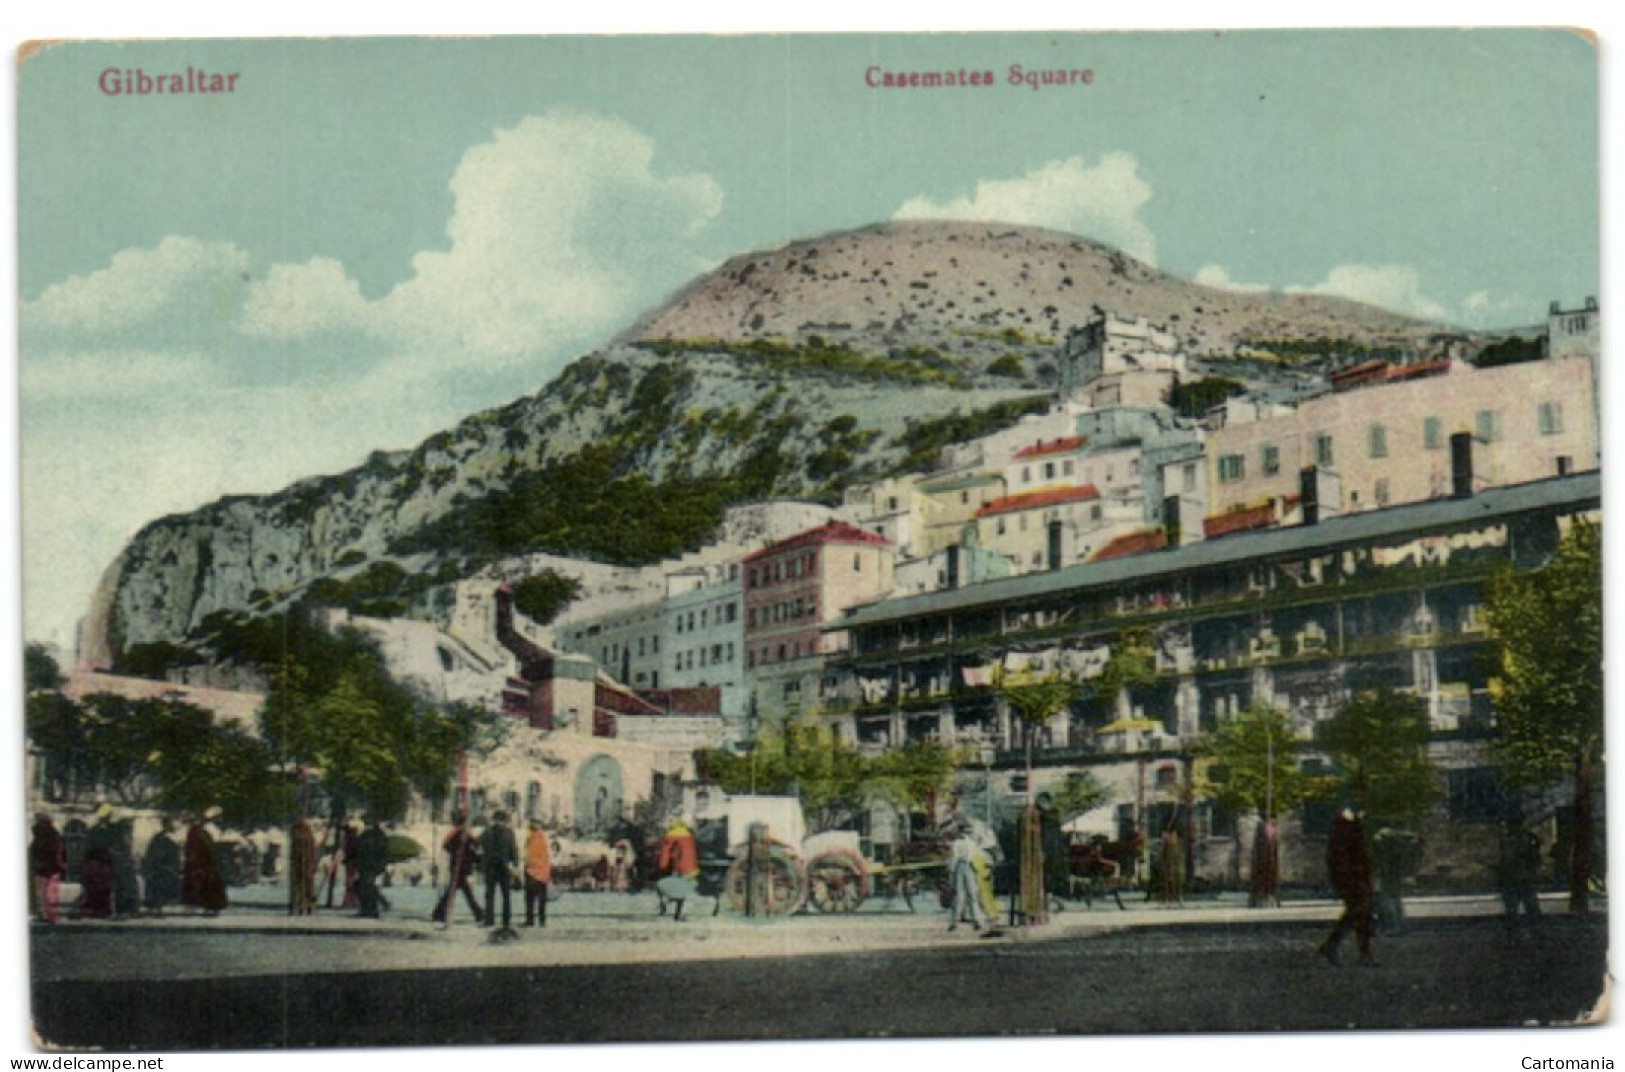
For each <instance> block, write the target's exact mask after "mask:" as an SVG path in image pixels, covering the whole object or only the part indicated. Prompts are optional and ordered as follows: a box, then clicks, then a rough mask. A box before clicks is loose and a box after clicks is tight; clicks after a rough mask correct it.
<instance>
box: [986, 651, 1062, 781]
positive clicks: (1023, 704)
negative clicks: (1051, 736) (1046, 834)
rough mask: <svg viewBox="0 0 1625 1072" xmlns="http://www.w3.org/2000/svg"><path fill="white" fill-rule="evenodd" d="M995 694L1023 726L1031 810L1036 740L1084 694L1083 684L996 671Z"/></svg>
mask: <svg viewBox="0 0 1625 1072" xmlns="http://www.w3.org/2000/svg"><path fill="white" fill-rule="evenodd" d="M993 691H994V692H995V693H996V694H998V695H999V696H1000V697H1002V698H1003V700H1004V702H1005V703H1006V704H1008V705H1009V706H1010V713H1011V714H1013V715H1015V716H1016V721H1017V722H1018V723H1019V724H1020V726H1021V747H1022V753H1023V756H1024V759H1023V770H1024V772H1025V774H1026V783H1027V806H1028V807H1031V806H1032V803H1033V740H1034V738H1035V737H1036V736H1037V735H1038V733H1039V731H1040V730H1042V729H1043V728H1044V727H1045V726H1048V725H1049V724H1050V723H1051V722H1053V721H1054V720H1055V716H1057V715H1059V714H1061V713H1062V712H1064V711H1067V710H1069V709H1070V708H1071V706H1072V701H1073V700H1076V699H1077V698H1078V696H1079V695H1080V694H1082V692H1083V684H1082V683H1081V682H1079V681H1077V680H1076V679H1074V678H1071V677H1068V676H1066V675H1064V674H1059V673H1049V674H1034V673H1030V672H1027V671H1017V672H1015V673H1006V672H1005V671H1004V669H1003V667H1000V668H999V669H998V670H996V671H994V674H993Z"/></svg>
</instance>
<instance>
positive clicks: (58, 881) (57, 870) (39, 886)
mask: <svg viewBox="0 0 1625 1072" xmlns="http://www.w3.org/2000/svg"><path fill="white" fill-rule="evenodd" d="M28 870H29V873H30V875H31V876H32V877H33V890H34V908H35V911H36V912H38V913H39V918H40V920H41V921H42V922H44V923H55V922H56V921H57V901H58V899H59V898H60V897H61V894H62V876H63V875H65V874H67V871H68V854H67V846H66V843H64V842H63V840H62V834H61V832H60V831H58V830H57V828H56V824H55V823H54V822H52V821H51V817H50V816H49V815H39V816H37V817H35V819H34V836H33V838H32V839H31V840H30V841H29V842H28Z"/></svg>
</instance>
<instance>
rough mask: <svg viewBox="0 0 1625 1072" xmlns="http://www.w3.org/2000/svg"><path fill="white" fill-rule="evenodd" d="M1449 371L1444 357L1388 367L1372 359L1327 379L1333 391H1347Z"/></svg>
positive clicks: (1335, 373) (1448, 362)
mask: <svg viewBox="0 0 1625 1072" xmlns="http://www.w3.org/2000/svg"><path fill="white" fill-rule="evenodd" d="M1449 371H1450V359H1449V358H1445V357H1438V358H1434V359H1433V360H1431V361H1418V362H1416V363H1415V364H1411V365H1390V364H1389V363H1388V362H1386V361H1383V360H1382V359H1380V358H1372V359H1371V360H1369V361H1362V362H1360V363H1359V364H1358V365H1351V366H1349V367H1348V368H1346V369H1342V370H1341V371H1338V372H1334V373H1332V374H1331V376H1330V377H1329V379H1330V380H1331V381H1332V388H1333V389H1334V390H1338V391H1348V390H1352V389H1353V388H1356V387H1365V386H1367V385H1369V384H1378V383H1392V382H1394V381H1395V380H1412V379H1416V378H1417V377H1419V376H1434V375H1438V374H1439V373H1441V372H1449Z"/></svg>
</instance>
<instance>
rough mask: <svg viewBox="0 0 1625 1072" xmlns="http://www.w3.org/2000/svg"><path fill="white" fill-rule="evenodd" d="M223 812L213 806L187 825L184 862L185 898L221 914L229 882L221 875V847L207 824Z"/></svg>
mask: <svg viewBox="0 0 1625 1072" xmlns="http://www.w3.org/2000/svg"><path fill="white" fill-rule="evenodd" d="M219 814H220V809H219V808H210V809H209V810H208V811H207V812H205V813H204V814H203V815H201V816H194V817H193V819H192V823H191V825H190V826H188V827H187V829H186V848H185V851H184V853H183V854H182V862H181V902H182V903H183V904H188V905H191V906H192V907H193V908H198V909H201V910H202V911H203V914H204V915H206V916H218V915H219V914H220V911H221V909H223V908H225V907H226V884H225V882H224V881H223V880H222V879H221V877H220V850H219V848H218V847H217V846H216V844H215V840H214V836H213V835H212V834H210V833H209V829H208V827H207V826H206V825H205V824H206V822H207V821H208V820H211V819H214V818H216V817H217V816H218V815H219Z"/></svg>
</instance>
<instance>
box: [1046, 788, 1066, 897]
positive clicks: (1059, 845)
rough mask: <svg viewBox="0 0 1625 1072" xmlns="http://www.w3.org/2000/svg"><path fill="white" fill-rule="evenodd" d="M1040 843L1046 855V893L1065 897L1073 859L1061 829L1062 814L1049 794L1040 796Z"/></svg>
mask: <svg viewBox="0 0 1625 1072" xmlns="http://www.w3.org/2000/svg"><path fill="white" fill-rule="evenodd" d="M1038 843H1039V846H1040V847H1041V849H1042V850H1043V853H1044V891H1045V892H1046V893H1047V894H1048V895H1049V896H1051V897H1054V898H1062V897H1065V896H1066V895H1067V894H1068V893H1069V892H1070V891H1069V890H1068V889H1067V886H1068V885H1069V881H1068V880H1070V879H1071V877H1072V857H1071V854H1070V853H1069V852H1068V851H1067V844H1066V832H1065V831H1063V830H1062V829H1061V813H1060V811H1059V809H1057V808H1056V807H1055V798H1054V797H1052V796H1050V795H1049V794H1048V793H1040V794H1039V795H1038Z"/></svg>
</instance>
